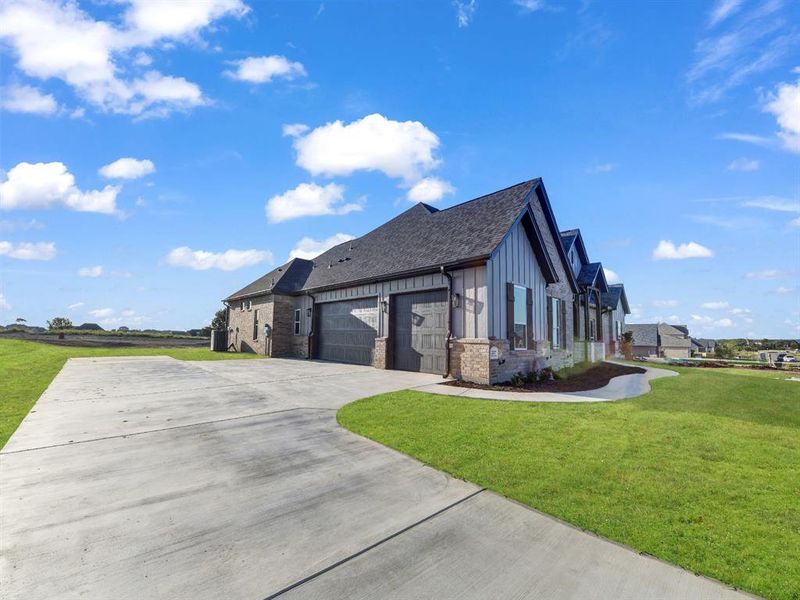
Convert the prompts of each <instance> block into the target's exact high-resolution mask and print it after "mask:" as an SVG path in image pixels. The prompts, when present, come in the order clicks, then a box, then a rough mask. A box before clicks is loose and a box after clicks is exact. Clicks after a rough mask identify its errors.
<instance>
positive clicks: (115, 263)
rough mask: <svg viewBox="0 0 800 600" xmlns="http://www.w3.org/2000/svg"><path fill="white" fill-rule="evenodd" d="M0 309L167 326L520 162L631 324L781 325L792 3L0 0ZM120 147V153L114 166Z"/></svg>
mask: <svg viewBox="0 0 800 600" xmlns="http://www.w3.org/2000/svg"><path fill="white" fill-rule="evenodd" d="M0 23H2V26H0V53H1V54H0V56H2V62H1V63H0V75H1V76H2V97H0V100H1V102H0V104H2V109H1V110H2V112H0V169H2V171H0V323H7V322H11V321H13V319H14V318H16V317H24V318H26V319H28V321H29V322H31V323H37V324H43V323H44V321H45V320H47V319H49V318H51V317H53V316H55V315H65V316H69V317H70V318H71V319H72V320H73V321H74V322H76V323H80V322H84V321H91V322H100V323H102V324H103V325H104V326H106V327H108V328H112V327H116V326H119V325H127V326H130V327H155V328H191V327H198V326H201V325H203V324H204V323H207V322H208V321H209V319H210V317H211V315H212V314H213V312H214V310H216V309H217V308H219V307H220V302H219V301H220V299H221V298H223V297H225V296H226V295H227V294H229V293H230V292H232V291H235V290H236V289H238V288H239V287H242V286H243V285H245V284H246V283H249V282H250V281H251V280H253V279H255V278H256V277H258V276H260V275H261V274H263V273H264V272H265V271H266V270H268V269H270V268H271V267H273V266H275V265H277V264H280V263H282V262H284V261H285V260H287V259H288V257H289V256H290V255H299V256H311V255H313V254H314V252H318V251H320V250H322V249H325V247H326V245H328V244H332V243H335V242H336V241H338V240H343V239H346V236H358V235H361V234H363V233H366V232H367V231H369V230H370V229H372V228H374V227H375V226H377V225H379V224H381V223H382V222H384V221H386V220H387V219H389V218H391V217H392V216H394V215H396V214H398V213H399V212H400V211H403V210H405V209H407V208H409V207H410V206H412V204H413V201H414V200H425V201H427V202H430V203H434V204H435V205H437V206H449V205H451V204H454V203H457V202H461V201H464V200H468V199H470V198H473V197H475V196H478V195H481V194H484V193H488V192H491V191H493V190H496V189H499V188H503V187H506V186H508V185H511V184H514V183H517V182H519V181H523V180H525V179H529V178H531V177H536V176H540V177H542V178H543V179H544V182H545V186H546V187H547V190H548V193H549V195H550V197H551V199H552V202H553V205H554V209H555V212H556V217H557V219H558V222H559V225H560V226H561V228H562V229H568V228H573V227H580V228H581V230H582V232H583V235H584V240H585V241H586V244H587V247H588V250H589V254H590V258H591V259H592V260H600V261H602V262H603V264H604V266H605V268H606V269H607V270H609V271H612V272H613V274H611V273H609V276H610V277H611V278H615V277H617V278H619V280H621V281H623V282H624V283H625V285H626V289H627V293H628V297H629V299H630V301H631V304H632V305H633V308H634V314H633V315H632V316H631V317H629V320H630V321H631V322H649V321H653V320H668V321H670V322H681V323H688V324H689V326H690V328H691V330H692V333H694V334H696V335H701V336H709V337H734V336H758V337H762V336H767V337H789V336H797V334H798V331H800V290H799V289H798V288H799V287H800V237H799V236H800V4H798V3H797V2H789V1H785V2H784V1H781V0H766V1H763V0H759V1H756V0H719V1H717V2H709V3H706V4H704V3H699V2H697V3H679V2H627V3H623V2H616V3H600V2H586V1H584V2H560V1H556V0H552V1H550V0H546V1H544V2H540V1H536V0H527V1H517V2H514V1H511V0H509V1H497V2H488V1H483V2H481V1H480V0H478V1H476V2H449V1H442V2H433V1H431V2H357V1H346V2H344V1H343V2H324V3H319V2H245V0H207V1H204V2H189V1H187V2H181V3H170V2H157V1H153V0H128V1H124V0H120V1H119V2H105V1H103V2H100V1H97V2H88V1H82V2H73V3H69V2H68V3H61V2H51V1H47V0H7V1H4V2H3V3H2V4H0ZM121 159H122V160H121Z"/></svg>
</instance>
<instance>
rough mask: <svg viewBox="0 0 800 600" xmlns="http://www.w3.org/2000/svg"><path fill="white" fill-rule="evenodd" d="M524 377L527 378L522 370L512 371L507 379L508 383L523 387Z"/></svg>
mask: <svg viewBox="0 0 800 600" xmlns="http://www.w3.org/2000/svg"><path fill="white" fill-rule="evenodd" d="M526 379H527V378H526V376H525V374H524V373H523V372H522V371H520V372H518V373H514V374H513V375H512V376H511V379H509V380H508V383H509V384H511V385H513V386H514V387H523V386H524V385H525V381H526Z"/></svg>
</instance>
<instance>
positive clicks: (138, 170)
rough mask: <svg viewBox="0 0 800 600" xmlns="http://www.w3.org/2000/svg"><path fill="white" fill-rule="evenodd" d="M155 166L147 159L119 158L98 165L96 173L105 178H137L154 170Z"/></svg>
mask: <svg viewBox="0 0 800 600" xmlns="http://www.w3.org/2000/svg"><path fill="white" fill-rule="evenodd" d="M155 170H156V166H155V165H154V164H153V161H151V160H148V159H146V158H145V159H143V160H138V159H136V158H119V159H117V160H115V161H114V162H112V163H109V164H107V165H105V166H103V167H100V170H99V171H98V173H100V175H102V176H103V177H105V178H106V179H138V178H139V177H144V176H145V175H149V174H150V173H153V172H155Z"/></svg>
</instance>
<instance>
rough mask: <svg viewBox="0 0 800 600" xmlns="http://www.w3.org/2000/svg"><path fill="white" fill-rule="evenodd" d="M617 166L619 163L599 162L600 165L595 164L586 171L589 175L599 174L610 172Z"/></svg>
mask: <svg viewBox="0 0 800 600" xmlns="http://www.w3.org/2000/svg"><path fill="white" fill-rule="evenodd" d="M616 168H617V165H615V164H614V163H602V164H599V165H593V166H591V167H588V168H587V169H586V172H587V173H588V174H589V175H597V174H599V173H610V172H611V171H613V170H614V169H616Z"/></svg>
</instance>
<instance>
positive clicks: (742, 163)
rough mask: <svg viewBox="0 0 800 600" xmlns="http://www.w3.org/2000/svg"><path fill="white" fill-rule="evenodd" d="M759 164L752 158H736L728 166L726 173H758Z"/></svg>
mask: <svg viewBox="0 0 800 600" xmlns="http://www.w3.org/2000/svg"><path fill="white" fill-rule="evenodd" d="M760 166H761V163H760V162H759V161H757V160H755V159H753V158H744V157H742V158H737V159H735V160H732V161H731V162H730V164H729V165H728V171H745V172H749V171H758V168H759V167H760Z"/></svg>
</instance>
